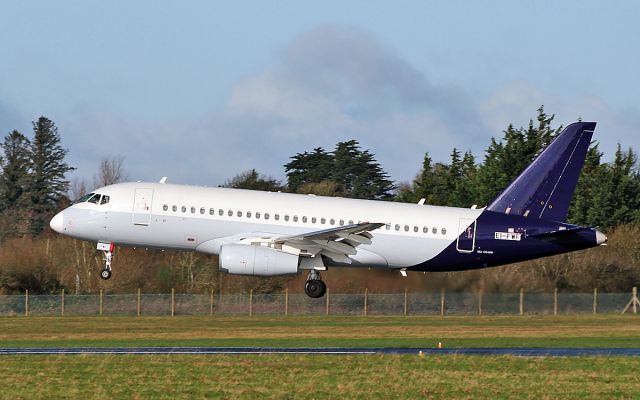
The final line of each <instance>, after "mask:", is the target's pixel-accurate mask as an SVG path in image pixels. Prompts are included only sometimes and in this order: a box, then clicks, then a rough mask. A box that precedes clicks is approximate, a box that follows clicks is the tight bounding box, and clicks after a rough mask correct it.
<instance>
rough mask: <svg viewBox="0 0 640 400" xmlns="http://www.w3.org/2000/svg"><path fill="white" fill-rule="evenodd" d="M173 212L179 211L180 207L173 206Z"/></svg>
mask: <svg viewBox="0 0 640 400" xmlns="http://www.w3.org/2000/svg"><path fill="white" fill-rule="evenodd" d="M171 210H172V211H173V212H176V211H178V206H176V205H175V204H174V205H173V206H171Z"/></svg>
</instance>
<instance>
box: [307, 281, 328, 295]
mask: <svg viewBox="0 0 640 400" xmlns="http://www.w3.org/2000/svg"><path fill="white" fill-rule="evenodd" d="M304 292H305V293H306V294H307V296H309V297H311V298H313V299H319V298H320V297H322V296H324V295H325V293H327V285H325V283H324V282H322V281H321V280H320V279H314V280H310V281H307V283H306V284H305V285H304Z"/></svg>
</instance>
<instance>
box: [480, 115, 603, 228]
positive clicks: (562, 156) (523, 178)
mask: <svg viewBox="0 0 640 400" xmlns="http://www.w3.org/2000/svg"><path fill="white" fill-rule="evenodd" d="M595 128H596V123H595V122H576V123H573V124H571V125H569V126H567V127H566V128H565V129H564V130H563V131H562V132H561V133H560V134H559V135H558V136H556V138H555V139H554V140H553V141H552V142H551V143H550V144H549V145H548V146H547V147H546V148H545V149H544V150H543V151H542V152H541V153H540V155H538V157H536V159H535V160H533V162H532V163H531V164H529V166H528V167H527V168H526V169H525V170H524V171H523V172H522V173H521V174H520V175H518V177H517V178H516V179H515V180H514V181H513V182H511V184H510V185H509V186H508V187H507V188H506V189H505V190H504V191H503V192H502V193H501V194H500V195H499V196H498V197H496V199H495V200H494V201H493V202H491V204H489V206H487V210H489V211H494V212H500V213H506V214H514V215H522V216H525V217H531V218H540V219H547V220H552V221H564V220H565V219H566V217H567V212H568V211H569V204H570V203H571V198H572V197H573V192H574V190H575V188H576V184H577V183H578V178H579V176H580V171H581V170H582V165H583V164H584V159H585V157H586V155H587V150H588V149H589V144H590V143H591V136H592V135H593V131H594V130H595Z"/></svg>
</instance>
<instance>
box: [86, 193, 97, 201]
mask: <svg viewBox="0 0 640 400" xmlns="http://www.w3.org/2000/svg"><path fill="white" fill-rule="evenodd" d="M87 202H88V203H93V204H100V195H99V194H98V193H96V194H94V195H93V196H92V197H91V198H90V199H89V200H87Z"/></svg>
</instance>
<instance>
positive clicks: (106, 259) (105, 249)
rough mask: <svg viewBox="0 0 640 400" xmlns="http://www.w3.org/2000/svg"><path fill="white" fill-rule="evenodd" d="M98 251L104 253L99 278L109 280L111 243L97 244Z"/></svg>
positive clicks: (111, 255)
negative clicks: (102, 267)
mask: <svg viewBox="0 0 640 400" xmlns="http://www.w3.org/2000/svg"><path fill="white" fill-rule="evenodd" d="M97 247H98V250H102V252H103V253H104V269H103V270H102V271H101V272H100V278H102V279H104V280H107V279H109V278H111V258H112V257H113V249H114V248H115V245H114V244H113V243H98V246H97Z"/></svg>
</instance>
